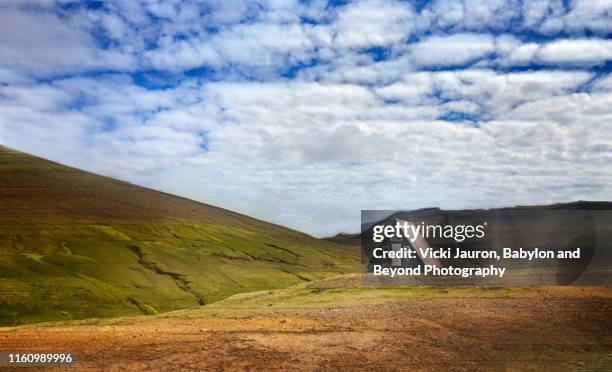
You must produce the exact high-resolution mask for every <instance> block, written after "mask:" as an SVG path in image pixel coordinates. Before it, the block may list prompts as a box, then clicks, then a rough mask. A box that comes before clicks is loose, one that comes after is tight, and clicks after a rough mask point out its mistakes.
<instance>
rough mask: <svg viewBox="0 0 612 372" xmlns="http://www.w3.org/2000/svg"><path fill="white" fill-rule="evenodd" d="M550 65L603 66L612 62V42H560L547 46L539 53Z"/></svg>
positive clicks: (538, 56) (589, 40)
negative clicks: (602, 64) (607, 62)
mask: <svg viewBox="0 0 612 372" xmlns="http://www.w3.org/2000/svg"><path fill="white" fill-rule="evenodd" d="M537 58H538V60H539V61H542V62H544V63H550V64H558V63H560V64H587V65H590V64H601V63H604V62H606V61H609V60H612V40H602V39H576V40H558V41H553V42H550V43H547V44H545V45H544V46H543V47H542V48H541V49H540V50H539V51H538V53H537Z"/></svg>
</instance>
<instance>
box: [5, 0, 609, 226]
mask: <svg viewBox="0 0 612 372" xmlns="http://www.w3.org/2000/svg"><path fill="white" fill-rule="evenodd" d="M611 35H612V1H610V0H607V1H596V0H591V1H554V0H553V1H547V0H545V1H529V2H527V1H525V2H523V1H497V0H490V1H467V0H466V1H359V2H348V1H333V2H327V1H228V0H225V1H154V0H152V1H143V2H137V1H104V2H93V1H92V2H75V1H68V0H57V1H53V0H44V1H43V0H41V1H13V0H8V1H3V2H2V4H0V56H1V58H0V143H3V144H5V145H8V146H11V147H13V148H16V149H19V150H23V151H27V152H30V153H34V154H37V155H41V156H44V157H47V158H50V159H53V160H56V161H59V162H63V163H67V164H70V165H73V166H77V167H80V168H84V169H87V170H90V171H94V172H97V173H101V174H105V175H109V176H113V177H117V178H120V179H124V180H128V181H130V182H134V183H137V184H142V185H146V186H149V187H153V188H157V189H161V190H164V191H168V192H172V193H176V194H180V195H184V196H187V197H190V198H193V199H196V200H199V201H203V202H208V203H212V204H215V205H219V206H222V207H225V208H229V209H233V210H236V211H239V212H243V213H246V214H249V215H252V216H255V217H259V218H263V219H266V220H269V221H273V222H276V223H280V224H283V225H286V226H290V227H293V228H297V229H300V230H302V231H306V232H308V233H311V234H315V235H326V234H332V233H335V232H338V231H357V230H358V229H359V216H360V210H361V209H392V210H394V209H410V208H421V207H430V206H439V207H442V208H486V207H497V206H510V205H516V204H534V203H535V204H542V203H552V202H560V201H572V200H577V199H589V200H610V199H612V186H611V185H612V172H611V171H610V170H611V169H612V77H610V75H609V73H610V68H611V66H612V40H611V38H610V36H611Z"/></svg>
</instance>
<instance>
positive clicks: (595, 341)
mask: <svg viewBox="0 0 612 372" xmlns="http://www.w3.org/2000/svg"><path fill="white" fill-rule="evenodd" d="M611 292H612V290H611V289H610V288H603V289H602V288H599V289H593V288H576V287H574V288H569V287H565V288H557V289H554V288H549V289H546V288H541V289H535V290H530V291H528V292H527V293H525V294H521V295H518V296H505V295H500V296H493V297H488V298H477V297H451V296H448V297H444V296H441V297H435V298H412V299H400V300H395V299H394V300H392V301H382V302H380V303H372V304H360V305H350V304H343V305H342V306H332V307H321V308H303V309H299V308H297V309H292V310H291V311H287V312H282V313H270V314H259V315H254V316H248V317H244V318H230V317H213V316H201V317H195V318H189V317H184V316H178V317H170V318H161V319H160V318H144V319H143V318H135V319H123V320H120V321H115V322H106V321H101V322H99V323H98V324H87V322H85V323H82V324H78V323H65V324H49V325H38V326H24V327H17V328H12V329H7V328H4V329H2V328H0V350H40V351H43V350H44V351H50V350H53V351H73V352H75V353H76V359H77V362H76V364H75V365H74V366H73V367H74V368H75V370H76V369H78V370H179V369H180V370H207V371H224V370H228V371H230V370H324V371H327V370H330V371H332V370H333V371H338V370H340V371H343V370H346V371H349V370H350V371H352V370H398V371H403V370H410V371H414V370H424V371H439V370H470V371H474V370H517V369H518V370H551V371H558V370H588V371H592V370H601V371H604V370H608V371H609V370H612V295H611ZM90 323H91V322H90ZM36 369H37V370H38V369H39V368H36Z"/></svg>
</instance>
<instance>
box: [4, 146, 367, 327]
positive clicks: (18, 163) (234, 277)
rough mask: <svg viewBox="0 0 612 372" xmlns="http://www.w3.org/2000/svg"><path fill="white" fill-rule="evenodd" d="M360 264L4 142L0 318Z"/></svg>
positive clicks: (197, 295)
mask: <svg viewBox="0 0 612 372" xmlns="http://www.w3.org/2000/svg"><path fill="white" fill-rule="evenodd" d="M357 270H358V252H357V251H356V250H351V249H348V248H345V247H342V246H339V245H337V244H333V243H330V242H327V241H323V240H318V239H314V238H312V237H310V236H308V235H305V234H302V233H299V232H296V231H293V230H290V229H287V228H284V227H281V226H278V225H273V224H270V223H266V222H263V221H260V220H256V219H253V218H250V217H247V216H244V215H241V214H238V213H234V212H230V211H227V210H224V209H221V208H217V207H213V206H210V205H206V204H202V203H197V202H194V201H192V200H188V199H184V198H180V197H176V196H173V195H169V194H165V193H161V192H157V191H154V190H150V189H146V188H143V187H139V186H135V185H132V184H129V183H125V182H121V181H117V180H114V179H111V178H107V177H102V176H98V175H95V174H91V173H87V172H83V171H80V170H77V169H74V168H70V167H66V166H63V165H60V164H56V163H53V162H50V161H47V160H43V159H40V158H37V157H33V156H30V155H27V154H23V153H20V152H16V151H13V150H10V149H7V148H4V147H0V293H1V295H0V324H1V325H8V324H19V323H26V322H37V321H48V320H66V319H78V318H85V317H105V316H117V315H129V314H141V313H142V314H153V313H158V312H163V311H168V310H175V309H180V308H187V307H194V306H198V305H202V304H206V303H210V302H212V301H216V300H219V299H222V298H225V297H228V296H230V295H232V294H235V293H240V292H248V291H254V290H261V289H269V288H282V287H286V286H289V285H293V284H296V283H300V282H304V281H309V280H313V279H319V278H323V277H326V276H329V275H335V274H338V273H344V272H349V271H357Z"/></svg>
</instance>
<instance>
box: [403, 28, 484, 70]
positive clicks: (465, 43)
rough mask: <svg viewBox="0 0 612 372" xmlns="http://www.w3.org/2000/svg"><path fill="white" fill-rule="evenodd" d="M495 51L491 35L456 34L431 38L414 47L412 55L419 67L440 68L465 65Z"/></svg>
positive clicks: (411, 50) (411, 51)
mask: <svg viewBox="0 0 612 372" xmlns="http://www.w3.org/2000/svg"><path fill="white" fill-rule="evenodd" d="M493 50H494V44H493V37H491V36H490V35H479V34H455V35H451V36H432V37H429V38H427V39H425V40H423V41H420V42H418V43H416V44H415V45H413V46H412V47H411V48H410V54H411V56H412V59H413V60H414V61H415V63H416V64H417V65H419V66H426V67H427V66H429V67H440V66H457V65H463V64H466V63H468V62H471V61H474V60H476V59H479V58H482V57H484V56H486V55H487V54H489V53H490V52H492V51H493Z"/></svg>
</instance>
